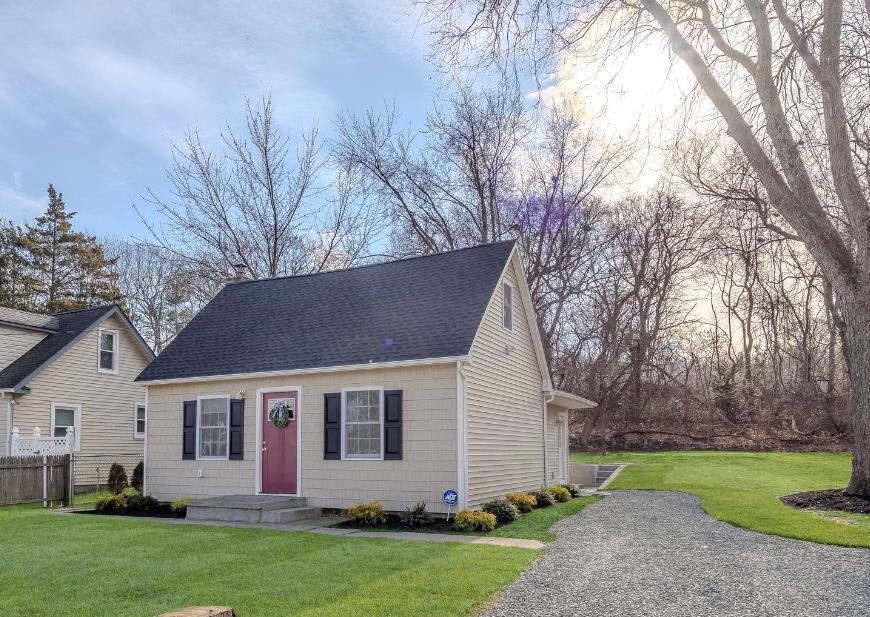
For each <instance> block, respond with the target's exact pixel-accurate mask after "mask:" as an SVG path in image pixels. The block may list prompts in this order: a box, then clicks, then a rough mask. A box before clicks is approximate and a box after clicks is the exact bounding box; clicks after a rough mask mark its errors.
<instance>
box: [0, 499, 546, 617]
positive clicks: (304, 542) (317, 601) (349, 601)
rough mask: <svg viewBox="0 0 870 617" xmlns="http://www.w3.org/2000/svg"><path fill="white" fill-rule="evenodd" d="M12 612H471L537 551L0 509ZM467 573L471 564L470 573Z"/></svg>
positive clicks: (1, 597) (2, 583)
mask: <svg viewBox="0 0 870 617" xmlns="http://www.w3.org/2000/svg"><path fill="white" fill-rule="evenodd" d="M0 546H2V562H3V565H2V575H0V605H2V606H3V614H4V615H9V616H24V615H27V616H43V615H44V616H52V617H61V616H67V615H68V616H70V617H72V616H76V617H78V616H80V615H117V616H123V615H136V616H143V617H144V616H148V617H152V616H153V615H157V614H160V613H162V612H165V611H168V610H171V609H175V608H181V607H184V606H189V605H214V604H218V605H224V604H225V605H229V606H232V607H234V608H235V609H236V612H237V614H238V615H239V616H240V617H248V616H252V615H258V616H259V615H300V616H314V615H318V616H320V615H327V616H329V615H334V616H342V617H344V616H347V615H372V616H374V615H433V616H434V615H438V616H443V615H470V614H473V613H474V612H476V610H477V608H478V607H479V606H481V605H482V604H483V603H485V602H486V601H487V600H488V599H489V598H491V597H492V596H493V595H494V594H496V593H498V591H499V590H500V589H501V588H502V587H504V586H505V585H507V584H509V583H510V582H512V581H514V580H515V579H516V578H517V577H518V576H519V575H520V573H521V572H522V571H523V570H524V569H525V568H526V567H528V566H529V565H530V564H531V563H532V562H533V561H534V560H535V559H536V558H537V557H538V552H537V551H532V550H528V549H513V548H504V547H495V546H482V545H465V544H446V543H428V542H408V541H391V540H373V539H365V538H338V537H329V536H322V535H317V534H311V533H304V532H297V533H293V532H278V531H267V530H258V529H233V528H226V527H208V526H199V525H179V524H169V523H161V522H148V521H141V520H135V519H132V520H131V519H124V518H120V517H103V516H88V515H61V514H55V513H52V512H46V511H43V510H41V509H40V508H37V507H34V506H23V507H9V508H0ZM469 573H474V575H473V576H469Z"/></svg>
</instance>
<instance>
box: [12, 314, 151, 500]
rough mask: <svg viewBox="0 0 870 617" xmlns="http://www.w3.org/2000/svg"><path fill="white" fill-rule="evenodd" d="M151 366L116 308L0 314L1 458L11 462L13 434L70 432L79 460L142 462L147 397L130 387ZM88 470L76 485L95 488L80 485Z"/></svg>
mask: <svg viewBox="0 0 870 617" xmlns="http://www.w3.org/2000/svg"><path fill="white" fill-rule="evenodd" d="M153 359H154V353H153V352H152V351H151V348H150V347H149V346H148V344H147V343H146V342H145V341H144V340H143V339H142V337H141V336H140V335H139V333H138V332H137V331H136V328H134V327H133V324H131V323H130V320H129V319H127V317H126V315H124V313H123V311H121V309H120V308H119V307H118V306H116V305H114V304H112V305H107V306H98V307H95V308H90V309H84V310H80V311H71V312H67V313H58V314H55V315H39V314H36V313H29V312H26V311H19V310H15V309H8V308H0V429H2V435H3V443H2V444H0V455H10V454H12V445H13V444H12V430H13V427H14V428H17V429H18V431H19V434H20V436H21V438H29V437H31V436H32V431H33V428H34V427H38V428H39V429H40V432H41V436H42V437H43V438H52V437H58V438H61V437H65V436H66V432H67V427H73V428H74V432H73V441H74V443H73V444H70V445H71V448H70V449H71V450H73V451H74V452H77V453H78V454H79V455H81V456H102V455H105V456H114V455H117V454H119V453H123V454H127V455H131V456H132V455H136V456H133V458H135V459H137V460H139V459H141V458H142V453H143V449H144V441H145V431H146V427H145V415H146V410H145V395H146V393H145V388H144V387H143V386H142V385H141V384H137V383H135V382H134V379H135V377H136V376H137V375H138V374H139V373H140V372H141V371H142V370H143V369H144V368H145V367H146V366H147V364H148V363H149V362H150V361H151V360H153ZM130 462H131V463H132V460H131V461H130ZM104 467H106V465H104ZM86 470H87V467H86V466H82V467H81V468H77V470H76V481H77V483H79V484H81V483H82V482H81V481H82V480H85V481H90V480H93V481H94V482H96V480H97V478H84V479H83V478H82V477H80V472H81V473H85V472H86ZM103 475H105V474H103ZM101 481H103V482H105V477H103V478H101Z"/></svg>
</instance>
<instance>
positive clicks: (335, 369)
mask: <svg viewBox="0 0 870 617" xmlns="http://www.w3.org/2000/svg"><path fill="white" fill-rule="evenodd" d="M469 359H470V357H469V356H468V355H463V356H444V357H440V358H419V359H413V360H396V361H393V362H367V363H365V364H340V365H334V366H317V367H310V368H300V369H288V370H283V371H260V372H251V373H231V374H224V375H199V376H193V377H170V378H166V379H147V378H146V379H142V374H141V373H140V374H139V376H138V377H136V379H135V381H136V382H138V383H142V384H145V385H146V386H159V385H165V384H175V383H190V382H202V381H226V380H228V379H257V378H263V377H292V376H293V375H310V374H313V373H340V372H345V371H364V370H370V369H389V368H402V367H406V366H418V365H428V364H455V363H457V362H467V361H468V360H469ZM143 372H144V371H143Z"/></svg>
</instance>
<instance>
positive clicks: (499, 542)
mask: <svg viewBox="0 0 870 617" xmlns="http://www.w3.org/2000/svg"><path fill="white" fill-rule="evenodd" d="M54 511H55V512H60V513H63V514H67V513H71V511H70V510H68V509H66V508H61V509H58V510H54ZM124 518H132V519H139V520H144V521H151V522H158V523H169V524H173V525H209V526H214V527H239V528H248V529H270V530H272V531H309V532H311V533H319V534H322V535H327V536H341V537H345V538H380V539H382V540H415V541H417V542H455V543H458V544H489V545H492V546H510V547H514V548H528V549H540V548H543V546H544V543H543V542H539V541H537V540H526V539H523V538H499V537H495V536H474V535H461V534H450V533H423V532H416V531H366V530H363V529H349V528H346V527H330V525H335V524H336V523H340V522H342V521H344V520H347V519H345V518H344V517H341V516H318V517H316V518H308V519H303V520H299V521H293V522H291V523H243V522H238V521H198V520H190V519H185V518H157V517H134V516H128V517H124Z"/></svg>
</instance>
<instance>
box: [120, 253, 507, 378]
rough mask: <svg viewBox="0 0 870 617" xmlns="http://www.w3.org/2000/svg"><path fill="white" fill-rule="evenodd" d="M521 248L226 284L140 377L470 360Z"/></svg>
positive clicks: (210, 374)
mask: <svg viewBox="0 0 870 617" xmlns="http://www.w3.org/2000/svg"><path fill="white" fill-rule="evenodd" d="M514 244H515V242H514V241H513V240H511V241H506V242H496V243H493V244H485V245H482V246H476V247H471V248H465V249H459V250H455V251H449V252H445V253H437V254H434V255H427V256H419V257H410V258H407V259H400V260H397V261H390V262H385V263H379V264H372V265H367V266H360V267H357V268H350V269H347V270H334V271H330V272H322V273H319V274H310V275H302V276H290V277H284V278H275V279H262V280H253V281H242V282H237V283H229V284H227V285H226V286H225V287H224V288H223V289H222V290H221V291H220V293H218V294H217V296H215V298H214V299H213V300H212V301H211V302H210V303H209V304H208V305H207V306H206V307H205V308H203V309H202V310H201V311H200V312H199V313H198V314H197V315H196V317H194V318H193V319H192V320H191V322H190V323H189V324H188V325H187V327H185V328H184V329H183V330H182V331H181V332H180V333H179V334H178V336H176V337H175V339H174V340H173V341H172V343H171V344H170V345H169V346H168V347H167V348H166V349H165V350H163V352H162V353H161V354H160V355H159V356H158V357H157V359H156V360H154V361H153V362H152V363H151V364H149V365H148V366H147V367H146V368H145V370H144V371H142V373H140V375H139V376H138V377H137V378H136V379H137V381H161V380H168V379H181V378H194V377H210V376H224V375H238V374H247V373H263V372H277V371H291V370H300V369H315V368H327V367H336V366H354V365H361V364H383V363H391V362H402V361H409V360H424V359H435V358H452V357H457V358H458V357H462V356H466V355H467V354H468V353H469V351H470V349H471V344H472V342H473V341H474V337H475V334H476V332H477V329H478V326H479V324H480V322H481V320H482V319H483V315H484V312H485V311H486V307H487V305H488V304H489V301H490V298H491V297H492V295H493V292H494V291H495V289H496V286H497V284H498V282H499V281H500V280H501V277H502V274H503V272H504V270H505V268H506V267H507V264H508V259H509V258H510V257H511V255H512V253H513V250H514Z"/></svg>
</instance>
